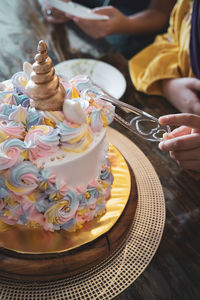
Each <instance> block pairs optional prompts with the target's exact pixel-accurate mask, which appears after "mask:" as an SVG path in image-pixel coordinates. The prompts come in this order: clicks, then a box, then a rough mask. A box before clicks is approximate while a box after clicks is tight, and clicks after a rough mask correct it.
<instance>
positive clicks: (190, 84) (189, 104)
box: [161, 77, 200, 115]
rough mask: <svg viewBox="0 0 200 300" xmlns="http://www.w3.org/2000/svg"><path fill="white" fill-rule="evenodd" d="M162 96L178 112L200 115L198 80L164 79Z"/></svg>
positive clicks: (199, 83) (186, 78) (199, 87)
mask: <svg viewBox="0 0 200 300" xmlns="http://www.w3.org/2000/svg"><path fill="white" fill-rule="evenodd" d="M161 85H162V93H163V96H164V97H165V98H166V99H167V100H168V101H169V102H171V104H172V105H173V106H174V107H176V108H177V109H178V110H179V111H180V112H183V113H193V114H197V115H200V98H199V95H200V80H199V79H197V78H189V77H183V78H173V79H164V80H162V82H161Z"/></svg>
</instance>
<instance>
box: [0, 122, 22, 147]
mask: <svg viewBox="0 0 200 300" xmlns="http://www.w3.org/2000/svg"><path fill="white" fill-rule="evenodd" d="M24 135H25V128H24V126H23V124H21V123H16V122H14V121H9V120H0V142H3V141H5V140H6V139H7V138H9V137H10V138H11V137H12V138H19V139H23V138H24Z"/></svg>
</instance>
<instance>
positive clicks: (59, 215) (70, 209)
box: [45, 191, 79, 224]
mask: <svg viewBox="0 0 200 300" xmlns="http://www.w3.org/2000/svg"><path fill="white" fill-rule="evenodd" d="M78 205H79V201H78V199H77V197H76V194H75V193H73V192H72V191H68V193H67V195H66V196H65V197H64V198H63V199H62V200H60V201H57V202H56V203H55V204H53V205H52V206H51V207H50V208H49V209H48V210H47V211H46V212H45V217H46V221H47V223H53V224H64V223H66V222H68V221H69V220H70V219H72V218H73V217H74V216H75V213H76V210H77V208H78Z"/></svg>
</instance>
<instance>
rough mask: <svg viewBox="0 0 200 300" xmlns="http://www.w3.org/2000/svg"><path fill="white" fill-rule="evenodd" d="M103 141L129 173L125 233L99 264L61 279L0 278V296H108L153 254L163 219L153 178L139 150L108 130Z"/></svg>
mask: <svg viewBox="0 0 200 300" xmlns="http://www.w3.org/2000/svg"><path fill="white" fill-rule="evenodd" d="M108 137H109V141H110V142H111V143H112V144H113V145H114V146H115V147H116V148H117V149H118V150H119V151H120V152H121V153H122V154H123V156H124V157H125V159H126V160H127V161H128V163H129V165H130V167H131V169H132V170H133V172H134V175H135V177H136V182H137V190H138V202H137V209H136V213H135V216H134V220H133V223H132V225H131V228H130V232H129V234H128V236H127V237H126V238H125V239H124V240H123V243H122V244H121V246H119V248H118V249H117V250H116V251H115V252H114V253H113V254H112V255H111V256H110V257H109V258H108V259H106V260H104V261H103V262H102V263H100V264H98V265H95V266H94V267H92V268H91V269H89V270H88V271H87V272H83V273H80V274H78V275H75V276H72V277H66V278H65V279H62V280H57V281H48V282H43V283H42V282H41V283H39V282H34V281H33V282H28V283H27V282H23V281H20V280H11V279H6V278H1V280H0V291H1V297H2V299H3V300H4V299H6V300H13V299H20V300H25V299H28V298H30V297H32V299H34V300H39V299H45V298H46V299H54V300H61V299H62V300H64V299H73V300H74V299H77V300H78V299H81V300H85V299H90V300H92V299H95V300H97V299H112V298H114V297H115V296H117V295H118V294H119V293H121V292H122V291H123V290H125V289H126V288H127V287H128V286H129V285H130V284H132V283H133V282H134V281H135V280H136V278H137V277H138V276H139V275H140V274H141V273H142V272H143V271H144V269H145V268H146V267H147V265H148V264H149V263H150V261H151V259H152V258H153V256H154V254H155V252H156V250H157V247H158V245H159V243H160V239H161V237H162V233H163V229H164V223H165V202H164V196H163V191H162V187H161V184H160V181H159V178H158V176H157V174H156V172H155V170H154V168H153V166H152V165H151V163H150V162H149V160H148V159H147V157H146V156H145V155H144V154H143V153H142V151H141V150H140V149H139V148H138V147H137V146H136V145H134V143H132V142H131V141H130V140H129V139H128V138H126V137H125V136H123V135H122V134H120V133H119V132H117V131H115V130H113V129H109V131H108Z"/></svg>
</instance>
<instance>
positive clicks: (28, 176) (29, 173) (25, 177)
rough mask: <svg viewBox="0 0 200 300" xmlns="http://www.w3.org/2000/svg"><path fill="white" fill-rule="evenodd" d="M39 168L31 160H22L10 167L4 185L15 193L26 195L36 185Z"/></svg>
mask: <svg viewBox="0 0 200 300" xmlns="http://www.w3.org/2000/svg"><path fill="white" fill-rule="evenodd" d="M39 170H40V169H38V168H37V167H36V166H34V165H33V164H32V163H31V162H28V161H23V162H21V163H19V164H18V165H16V166H14V167H12V168H11V169H10V172H9V175H8V178H7V179H6V186H7V187H8V189H9V190H11V191H12V192H14V193H15V194H17V195H26V194H29V193H31V192H32V191H34V190H35V189H36V188H37V187H38V177H39Z"/></svg>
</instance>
